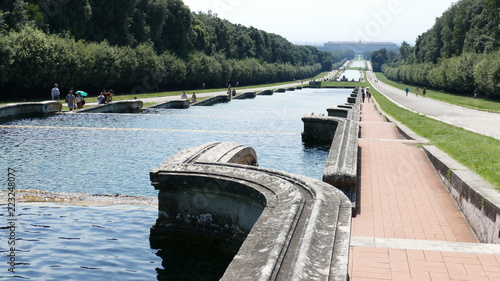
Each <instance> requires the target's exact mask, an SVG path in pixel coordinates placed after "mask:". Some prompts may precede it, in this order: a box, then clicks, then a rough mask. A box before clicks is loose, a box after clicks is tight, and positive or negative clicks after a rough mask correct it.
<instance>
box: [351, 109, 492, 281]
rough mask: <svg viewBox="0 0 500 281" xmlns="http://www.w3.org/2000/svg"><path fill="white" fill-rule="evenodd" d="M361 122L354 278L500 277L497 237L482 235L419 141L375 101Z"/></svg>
mask: <svg viewBox="0 0 500 281" xmlns="http://www.w3.org/2000/svg"><path fill="white" fill-rule="evenodd" d="M360 127H361V139H360V141H359V147H360V150H361V183H360V190H361V191H360V194H359V196H360V206H359V214H358V215H357V216H356V217H355V218H353V222H352V232H351V233H352V234H351V235H352V236H351V254H350V263H349V275H350V277H351V280H352V281H362V280H397V281H404V280H414V281H423V280H439V281H443V280H490V281H493V280H500V251H499V248H498V245H485V244H480V243H478V241H477V239H476V237H475V235H474V233H473V231H472V230H471V229H470V227H469V225H468V223H467V221H466V219H465V218H464V216H463V215H462V213H461V212H460V210H459V209H458V207H457V205H456V204H455V202H454V201H453V199H452V198H451V196H450V195H449V193H448V191H447V189H446V187H445V186H444V184H443V183H442V181H441V179H440V178H439V176H438V174H437V173H436V172H435V170H434V168H433V167H432V165H431V163H430V162H429V161H428V159H427V157H426V156H425V153H424V152H423V151H422V149H420V148H419V147H418V144H417V143H416V142H414V141H408V140H403V139H401V138H400V136H399V134H398V132H397V129H396V127H395V126H394V125H393V124H392V123H390V122H387V120H386V119H385V118H384V117H383V116H382V115H381V114H380V113H379V112H378V111H377V110H376V108H375V106H374V104H373V103H364V104H362V110H361V123H360Z"/></svg>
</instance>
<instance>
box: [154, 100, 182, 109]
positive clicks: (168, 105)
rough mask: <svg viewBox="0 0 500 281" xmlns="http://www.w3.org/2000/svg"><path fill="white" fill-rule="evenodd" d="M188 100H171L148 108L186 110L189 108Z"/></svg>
mask: <svg viewBox="0 0 500 281" xmlns="http://www.w3.org/2000/svg"><path fill="white" fill-rule="evenodd" d="M190 104H191V103H190V102H189V100H172V101H167V102H164V103H160V104H155V105H153V106H150V107H149V108H177V109H186V108H189V106H190Z"/></svg>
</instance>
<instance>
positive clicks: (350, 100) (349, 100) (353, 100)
mask: <svg viewBox="0 0 500 281" xmlns="http://www.w3.org/2000/svg"><path fill="white" fill-rule="evenodd" d="M356 99H357V98H356V97H348V98H347V102H348V103H356Z"/></svg>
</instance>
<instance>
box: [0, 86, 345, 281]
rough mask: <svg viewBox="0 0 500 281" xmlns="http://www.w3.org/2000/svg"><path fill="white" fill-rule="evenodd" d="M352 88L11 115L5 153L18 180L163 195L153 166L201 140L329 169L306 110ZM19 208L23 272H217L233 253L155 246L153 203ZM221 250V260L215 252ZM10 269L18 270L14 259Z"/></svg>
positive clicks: (56, 188) (158, 275)
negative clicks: (135, 109)
mask: <svg viewBox="0 0 500 281" xmlns="http://www.w3.org/2000/svg"><path fill="white" fill-rule="evenodd" d="M350 92H351V90H350V89H335V90H323V89H307V90H306V89H304V90H300V91H293V92H286V93H275V94H274V95H273V96H258V97H257V98H255V99H252V100H233V101H231V102H230V103H227V104H219V105H215V106H210V107H191V108H189V109H185V110H172V109H170V110H169V109H155V110H147V111H145V112H144V113H142V114H61V115H57V116H52V117H48V118H33V119H21V120H16V121H11V122H8V123H3V124H1V125H0V163H1V165H2V170H4V171H6V170H7V169H8V168H13V169H16V170H17V178H16V180H17V185H18V188H23V189H33V190H43V191H50V192H55V193H60V194H64V193H65V192H71V193H85V194H122V195H131V196H146V197H155V196H156V191H155V190H154V189H153V187H152V186H151V185H150V181H149V171H151V170H152V169H153V168H155V167H157V166H158V165H159V164H160V163H162V162H163V161H164V160H166V159H167V158H169V157H170V156H172V155H174V154H176V153H177V152H179V151H181V150H183V149H186V148H189V147H192V146H195V145H200V144H204V143H207V142H210V141H234V142H236V143H238V144H242V145H247V146H251V147H253V148H255V150H256V151H257V155H258V161H259V166H261V167H265V168H271V169H276V170H281V171H286V172H291V173H296V174H301V175H306V176H309V177H313V178H318V179H321V175H322V172H323V168H324V164H325V161H326V158H327V154H328V147H325V146H309V145H306V144H304V143H303V142H302V140H301V132H302V130H303V123H302V121H301V117H302V116H303V115H304V114H307V113H310V112H321V113H324V114H325V115H326V108H327V107H331V106H335V105H338V104H343V103H345V101H346V99H347V96H349V94H350ZM2 207H3V208H2V210H3V212H2V214H0V216H2V217H3V218H5V219H6V218H7V215H6V214H7V211H6V205H5V204H4V205H3V206H2ZM16 216H17V219H18V222H19V224H18V228H17V229H16V239H17V241H16V246H17V247H18V248H17V249H19V250H18V259H17V260H16V262H17V263H18V264H17V266H16V267H17V273H16V275H17V276H18V277H19V278H27V279H32V280H40V278H42V277H43V279H44V280H83V279H88V280H108V281H110V280H154V279H158V280H214V279H215V280H217V279H218V278H219V277H220V274H221V272H222V273H223V272H224V269H225V265H226V264H227V263H228V262H230V259H231V257H227V256H224V255H223V256H220V255H219V253H213V255H207V256H206V257H205V256H204V254H203V253H202V252H200V249H186V248H183V249H181V248H175V247H174V248H170V249H160V250H158V249H150V246H149V240H148V235H149V227H150V226H151V225H152V224H153V223H154V221H155V219H156V217H157V212H156V208H155V207H154V206H128V205H127V206H124V205H112V206H101V207H90V206H87V207H83V206H72V205H64V204H55V203H19V202H18V208H17V213H16ZM4 221H5V220H4ZM2 233H3V234H2V238H0V239H1V240H0V243H1V244H2V247H0V249H6V247H7V241H6V239H5V237H7V236H8V229H6V228H5V227H4V228H2ZM4 252H5V251H3V252H2V256H3V257H2V260H1V261H2V264H4V265H5V264H6V263H5V262H6V255H5V253H4ZM184 255H190V257H193V256H194V257H196V258H194V259H193V258H188V257H186V256H184ZM214 255H215V257H216V259H217V260H218V261H220V262H216V263H214V262H213V259H214ZM179 256H184V258H183V259H179V258H178V257H179ZM179 260H184V261H185V262H184V263H182V264H177V262H179ZM200 265H201V266H200ZM193 266H195V267H197V268H200V269H199V272H193ZM186 271H187V273H186ZM218 276H219V277H218ZM2 278H6V279H9V278H12V275H10V273H8V272H7V269H6V268H5V270H3V271H2V273H0V279H2Z"/></svg>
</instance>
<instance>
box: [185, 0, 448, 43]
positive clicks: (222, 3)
mask: <svg viewBox="0 0 500 281" xmlns="http://www.w3.org/2000/svg"><path fill="white" fill-rule="evenodd" d="M183 1H184V3H185V4H186V5H187V6H188V7H189V8H190V9H191V10H192V11H195V12H198V11H204V12H207V11H208V10H212V12H213V13H216V14H217V15H218V16H219V17H220V18H224V19H227V20H229V21H230V22H232V23H237V24H242V25H245V26H253V27H255V28H258V29H262V30H264V31H267V32H271V33H276V34H279V35H281V36H283V37H285V38H287V39H288V40H289V41H291V42H293V43H297V44H304V43H307V44H316V45H322V44H323V43H325V42H328V41H359V40H361V41H374V42H382V41H384V42H385V41H389V42H394V43H398V44H399V43H401V42H402V41H406V42H408V43H410V44H411V45H414V44H415V39H416V38H417V36H418V35H420V34H422V33H423V32H425V31H427V30H428V29H429V28H431V27H432V26H433V25H434V22H435V20H436V18H437V17H440V16H441V15H442V14H443V12H444V11H446V10H447V9H448V8H449V7H451V4H452V3H453V2H456V1H457V0H453V1H451V0H183Z"/></svg>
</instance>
